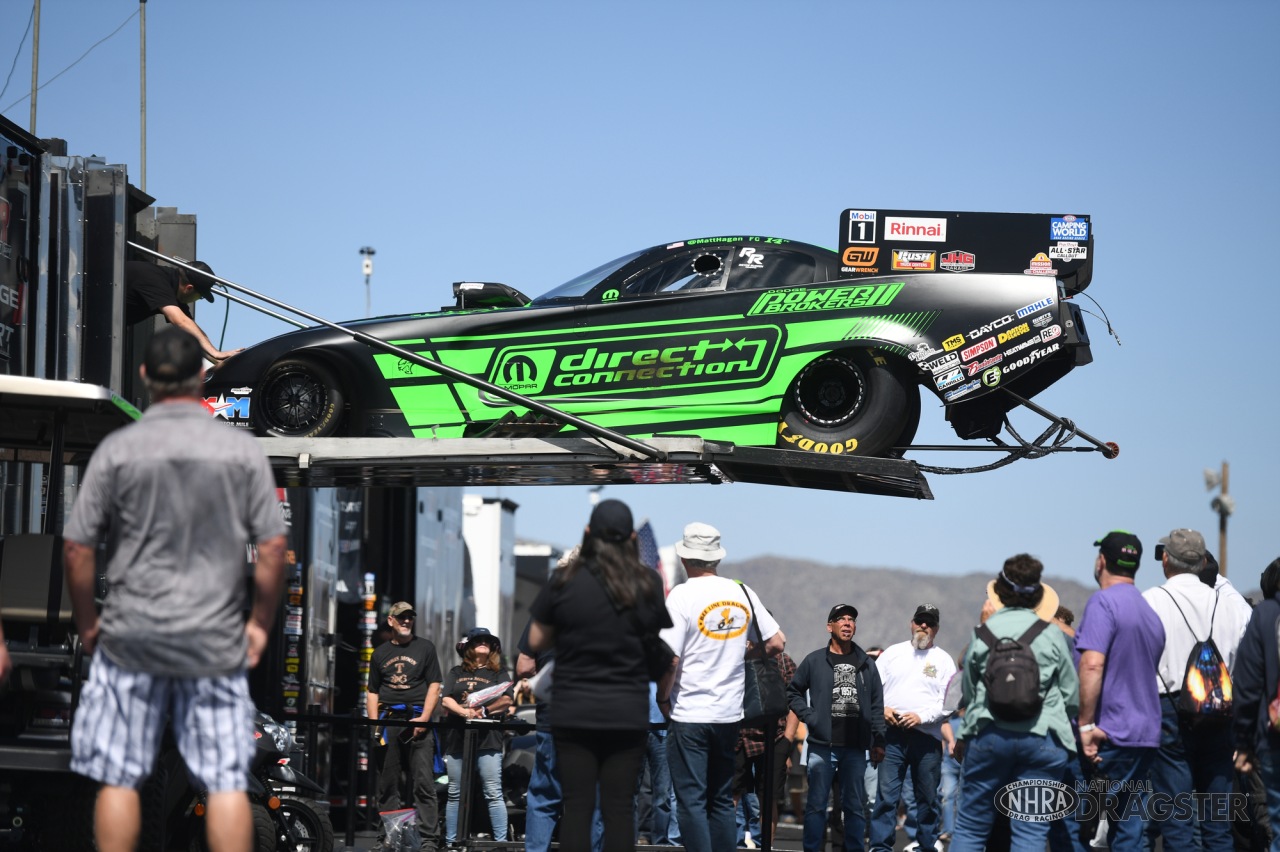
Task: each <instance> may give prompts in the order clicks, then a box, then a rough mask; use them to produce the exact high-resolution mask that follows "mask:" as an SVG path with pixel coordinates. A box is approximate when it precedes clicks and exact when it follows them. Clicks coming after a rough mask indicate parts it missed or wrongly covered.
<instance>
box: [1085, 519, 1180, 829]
mask: <svg viewBox="0 0 1280 852" xmlns="http://www.w3.org/2000/svg"><path fill="white" fill-rule="evenodd" d="M1094 545H1095V546H1096V547H1098V555H1097V558H1096V559H1095V560H1094V563H1093V577H1094V580H1095V581H1096V582H1097V584H1098V587H1099V591H1098V592H1097V593H1096V594H1094V596H1093V597H1091V598H1089V603H1088V604H1087V605H1086V606H1085V608H1084V615H1083V616H1082V617H1081V619H1080V630H1079V631H1078V632H1077V633H1076V650H1077V651H1078V652H1079V653H1080V715H1079V722H1080V727H1079V731H1080V741H1081V743H1082V744H1083V746H1084V754H1085V759H1086V760H1088V761H1090V762H1091V763H1092V764H1093V765H1094V767H1095V773H1094V774H1095V775H1097V776H1099V777H1102V778H1106V779H1107V780H1109V781H1113V782H1117V784H1119V785H1120V788H1121V790H1122V792H1119V793H1117V794H1115V795H1116V796H1117V799H1116V801H1115V802H1114V805H1115V812H1116V813H1122V814H1129V815H1130V816H1129V817H1128V818H1126V819H1122V820H1111V821H1110V822H1109V823H1108V826H1107V841H1108V844H1109V845H1110V847H1111V848H1112V849H1114V850H1116V852H1128V850H1145V849H1146V848H1147V845H1146V838H1145V836H1144V835H1145V833H1146V827H1147V820H1146V815H1145V813H1144V812H1142V810H1141V809H1138V812H1134V811H1133V810H1131V809H1130V806H1129V797H1130V795H1139V796H1140V797H1141V800H1145V799H1146V798H1147V797H1146V796H1145V795H1143V794H1142V792H1141V790H1138V789H1135V788H1147V787H1149V785H1150V781H1151V763H1152V761H1153V760H1155V754H1156V749H1157V748H1159V746H1160V694H1159V692H1158V691H1157V690H1156V678H1155V677H1154V675H1155V673H1156V667H1157V665H1158V664H1159V662H1160V654H1161V653H1162V652H1163V651H1164V625H1163V624H1162V623H1161V622H1160V617H1159V616H1157V615H1156V613H1155V610H1153V609H1152V608H1151V605H1150V604H1148V603H1147V602H1146V601H1145V600H1144V599H1143V597H1142V593H1141V592H1139V591H1138V587H1137V586H1136V585H1134V575H1135V574H1137V572H1138V563H1139V562H1140V561H1141V560H1142V542H1141V541H1139V540H1138V537H1137V536H1136V535H1134V534H1133V533H1129V532H1125V531H1123V530H1113V531H1112V532H1109V533H1107V534H1106V535H1105V536H1103V537H1102V538H1100V539H1098V540H1097V541H1095V542H1094ZM1126 786H1128V787H1129V789H1125V787H1126Z"/></svg>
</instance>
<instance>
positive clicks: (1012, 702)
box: [977, 618, 1049, 722]
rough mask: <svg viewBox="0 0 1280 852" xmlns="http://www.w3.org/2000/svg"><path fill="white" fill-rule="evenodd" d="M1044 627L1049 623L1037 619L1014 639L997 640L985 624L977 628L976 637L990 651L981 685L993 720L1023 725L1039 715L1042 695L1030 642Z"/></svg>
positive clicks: (1042, 701)
mask: <svg viewBox="0 0 1280 852" xmlns="http://www.w3.org/2000/svg"><path fill="white" fill-rule="evenodd" d="M1048 626H1049V622H1047V621H1042V620H1040V619H1039V618H1037V619H1036V623H1035V624H1033V625H1031V626H1030V627H1028V628H1027V631H1026V632H1025V633H1023V634H1022V635H1021V636H1019V637H1018V638H1017V639H998V638H996V635H995V634H994V633H992V632H991V629H990V628H989V627H987V625H985V624H983V625H981V626H980V627H979V628H978V630H977V636H978V638H979V639H981V640H982V641H983V643H985V644H986V646H987V647H988V648H990V649H991V653H990V654H988V655H987V670H986V672H985V673H984V674H983V675H982V682H983V683H985V684H986V685H987V707H988V708H989V709H990V710H991V715H993V716H995V717H996V718H997V719H1000V720H1001V721H1004V722H1025V721H1026V720H1027V719H1034V718H1035V717H1036V716H1038V715H1040V707H1041V705H1043V704H1044V696H1042V695H1041V694H1040V664H1039V663H1037V662H1036V655H1035V652H1034V651H1032V650H1031V643H1032V642H1034V641H1035V638H1036V637H1037V636H1039V635H1040V633H1041V632H1042V631H1043V630H1044V629H1045V628H1046V627H1048Z"/></svg>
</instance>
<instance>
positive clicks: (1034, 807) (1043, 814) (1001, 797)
mask: <svg viewBox="0 0 1280 852" xmlns="http://www.w3.org/2000/svg"><path fill="white" fill-rule="evenodd" d="M1079 802H1080V797H1079V795H1078V794H1077V793H1076V791H1075V790H1072V789H1071V788H1070V787H1068V786H1067V785H1066V784H1063V783H1062V782H1061V781H1044V780H1042V779H1039V778H1028V779H1027V780H1025V781H1015V782H1013V783H1012V784H1006V785H1005V786H1003V787H1001V788H1000V789H999V790H997V791H996V809H997V810H998V811H1000V813H1002V814H1004V815H1005V816H1007V817H1009V818H1010V819H1016V820H1018V821H1020V822H1053V821H1055V820H1059V819H1062V818H1063V817H1064V816H1066V815H1067V814H1069V813H1072V812H1073V811H1074V810H1075V809H1076V805H1077V804H1079Z"/></svg>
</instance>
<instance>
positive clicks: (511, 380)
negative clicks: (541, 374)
mask: <svg viewBox="0 0 1280 852" xmlns="http://www.w3.org/2000/svg"><path fill="white" fill-rule="evenodd" d="M536 378H538V366H537V365H536V364H534V363H533V361H532V360H530V359H529V358H528V357H526V356H524V355H515V356H513V357H511V358H509V359H507V361H506V363H504V364H503V365H502V381H503V382H505V383H506V384H507V385H508V386H510V385H512V384H526V383H528V382H532V381H533V380H534V379H536Z"/></svg>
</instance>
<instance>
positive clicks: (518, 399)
mask: <svg viewBox="0 0 1280 852" xmlns="http://www.w3.org/2000/svg"><path fill="white" fill-rule="evenodd" d="M129 246H130V247H131V248H135V249H138V250H140V251H143V252H146V253H147V254H149V255H151V256H153V257H158V258H160V259H161V260H164V261H167V262H169V263H172V264H174V265H175V266H180V267H182V268H183V269H186V270H188V271H191V272H195V273H198V274H200V275H203V276H205V277H207V278H212V279H213V280H214V281H216V282H218V283H219V284H222V285H223V286H225V287H230V288H231V289H233V290H238V291H239V292H241V293H244V294H246V295H248V296H252V297H253V298H255V299H261V300H262V301H264V302H266V303H267V304H269V305H273V306H274V307H277V308H280V309H281V310H285V311H288V312H290V313H292V314H297V315H298V316H300V317H302V318H304V319H306V320H309V321H311V322H313V323H315V324H316V325H323V326H325V327H326V328H331V329H333V330H334V331H340V332H342V333H343V334H347V335H350V336H351V338H352V339H353V340H358V341H360V342H361V343H363V344H365V345H366V346H369V347H372V348H373V349H379V350H381V351H383V352H389V353H391V354H392V355H398V356H400V357H401V358H403V359H404V360H406V361H408V362H410V363H413V364H417V365H418V366H420V367H426V368H427V369H428V370H434V371H435V372H437V373H440V374H442V375H445V376H448V377H449V378H451V379H456V380H457V381H460V382H464V383H466V384H468V385H471V386H472V387H475V388H479V389H480V390H482V391H485V392H487V393H491V394H493V395H494V396H496V397H498V398H500V399H505V400H506V401H507V402H510V403H514V404H515V405H520V406H524V407H525V408H528V409H529V410H530V411H536V412H538V413H539V414H545V415H546V416H547V417H550V418H552V419H554V420H558V421H559V422H561V423H567V424H568V425H570V426H573V427H575V428H577V429H578V430H579V431H581V432H585V433H586V434H588V435H591V436H592V437H594V438H599V439H601V440H607V441H611V442H613V443H615V444H619V445H621V446H623V447H626V448H627V449H629V450H633V451H635V452H637V453H639V454H640V455H642V456H645V457H647V458H651V459H654V460H656V461H665V460H666V454H665V453H664V452H663V451H662V450H660V449H658V448H657V447H654V446H652V445H650V444H646V443H644V442H643V441H637V440H635V439H634V438H630V437H628V436H626V435H623V434H621V433H620V432H615V431H613V430H612V429H606V428H604V427H603V426H598V425H596V424H595V423H591V422H590V421H587V420H583V419H582V418H580V417H576V416H574V415H572V414H567V413H565V412H563V411H561V410H560V409H558V408H553V407H551V406H549V405H547V404H546V403H542V402H538V401H537V400H533V399H529V397H527V396H522V395H521V394H518V393H516V392H514V391H510V390H507V389H506V388H503V387H499V386H498V385H495V384H491V383H490V382H486V381H485V380H484V379H479V378H476V377H475V376H472V375H469V374H467V373H464V372H462V371H461V370H455V369H454V368H453V367H449V366H446V365H445V364H441V363H440V362H439V361H433V360H431V359H430V358H424V357H422V356H421V355H419V354H417V353H416V352H410V351H409V350H408V349H402V348H401V347H399V346H396V345H395V344H393V343H388V342H387V341H385V340H380V339H379V338H376V337H373V336H372V335H368V334H365V333H364V332H362V331H356V330H354V329H350V328H347V327H345V326H342V325H338V324H337V323H335V322H329V321H328V320H326V319H322V318H321V317H318V316H315V315H314V314H309V313H307V312H306V311H304V310H302V309H300V308H295V307H293V306H292V305H288V304H285V303H284V302H281V301H279V300H277V299H272V298H271V297H270V296H264V295H263V294H261V293H258V292H256V291H254V290H250V289H249V288H248V287H244V286H242V285H240V284H236V283H233V282H231V281H228V280H226V279H225V278H219V277H218V276H217V275H211V274H209V273H207V272H205V271H203V270H201V269H197V268H195V267H193V266H190V265H188V264H187V263H185V262H183V261H181V260H178V259H176V258H172V257H169V256H168V255H166V254H162V253H161V252H158V251H155V250H154V249H149V248H147V247H146V246H144V245H139V244H138V243H135V242H130V243H129ZM211 292H212V291H211ZM219 295H222V296H228V295H229V294H226V293H220V294H219ZM236 301H237V302H239V303H240V304H243V305H245V306H247V307H251V308H254V309H255V310H260V311H262V312H263V313H267V314H270V315H271V316H275V314H273V313H272V312H271V311H267V310H265V309H263V308H260V307H259V306H257V305H254V304H252V303H251V302H247V301H244V300H240V299H237V300H236Z"/></svg>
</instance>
